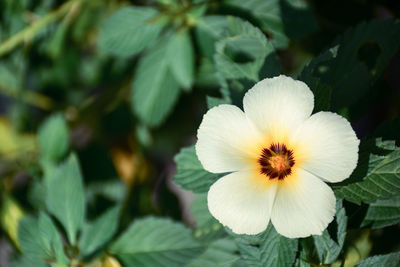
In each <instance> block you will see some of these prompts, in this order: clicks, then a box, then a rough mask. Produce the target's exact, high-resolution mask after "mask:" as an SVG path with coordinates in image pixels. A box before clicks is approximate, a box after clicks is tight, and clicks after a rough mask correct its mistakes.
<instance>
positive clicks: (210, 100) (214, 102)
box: [207, 96, 231, 109]
mask: <svg viewBox="0 0 400 267" xmlns="http://www.w3.org/2000/svg"><path fill="white" fill-rule="evenodd" d="M222 104H231V100H230V99H229V98H219V97H213V96H207V107H208V109H210V108H213V107H216V106H219V105H222Z"/></svg>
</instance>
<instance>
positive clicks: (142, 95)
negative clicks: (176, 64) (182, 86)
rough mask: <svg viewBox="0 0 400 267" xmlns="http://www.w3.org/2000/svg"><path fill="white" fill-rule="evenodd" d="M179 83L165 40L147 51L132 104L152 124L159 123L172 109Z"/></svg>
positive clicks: (140, 64)
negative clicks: (173, 71)
mask: <svg viewBox="0 0 400 267" xmlns="http://www.w3.org/2000/svg"><path fill="white" fill-rule="evenodd" d="M179 92H180V90H179V84H178V82H177V81H176V79H175V77H174V75H173V74H172V71H171V68H170V66H169V56H168V46H166V45H163V44H162V43H161V44H159V45H158V46H155V47H153V48H152V49H151V50H150V51H148V53H147V54H145V55H144V56H143V57H142V58H141V60H140V62H139V65H138V67H137V70H136V76H135V79H134V80H133V83H132V95H131V97H132V108H133V111H134V112H135V114H136V115H137V116H138V117H139V118H140V120H141V121H142V122H143V123H145V124H146V125H148V126H158V125H160V124H161V123H162V122H163V120H164V119H165V118H166V117H167V115H168V114H169V113H170V112H171V111H172V108H173V107H174V105H175V103H176V101H177V99H178V96H179Z"/></svg>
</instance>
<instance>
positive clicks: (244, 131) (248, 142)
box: [196, 105, 261, 173]
mask: <svg viewBox="0 0 400 267" xmlns="http://www.w3.org/2000/svg"><path fill="white" fill-rule="evenodd" d="M197 138H198V141H197V144H196V153H197V157H198V158H199V160H200V162H201V164H202V165H203V167H204V169H206V170H207V171H210V172H214V173H219V172H231V171H237V170H243V169H246V168H247V169H248V168H249V167H250V166H251V164H249V162H251V159H250V158H254V157H257V156H258V155H257V154H256V152H255V151H256V150H255V149H251V147H255V146H256V144H257V142H259V141H258V140H261V136H260V134H259V133H258V131H257V129H256V128H255V127H254V126H253V125H252V123H251V121H249V120H248V119H247V117H246V115H245V114H244V113H243V111H242V110H241V109H239V108H238V107H236V106H233V105H220V106H217V107H214V108H212V109H210V110H209V111H208V112H207V113H206V114H205V115H204V117H203V121H202V122H201V124H200V127H199V130H198V131H197ZM252 153H253V154H252ZM257 153H259V151H258V150H257ZM253 161H254V160H253Z"/></svg>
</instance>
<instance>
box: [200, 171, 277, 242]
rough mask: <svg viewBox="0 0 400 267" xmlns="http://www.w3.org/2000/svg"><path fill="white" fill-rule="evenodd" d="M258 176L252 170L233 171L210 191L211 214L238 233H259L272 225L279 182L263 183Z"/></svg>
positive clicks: (209, 206) (209, 207)
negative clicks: (270, 221) (265, 184)
mask: <svg viewBox="0 0 400 267" xmlns="http://www.w3.org/2000/svg"><path fill="white" fill-rule="evenodd" d="M255 179H258V178H256V177H254V176H252V173H251V172H247V171H241V172H235V173H231V174H228V175H226V176H224V177H222V178H221V179H219V180H218V181H217V182H215V183H214V184H213V185H212V186H211V188H210V191H209V192H208V196H207V199H208V209H209V210H210V212H211V214H212V215H213V216H214V217H215V218H216V219H217V220H218V221H219V222H220V223H221V224H223V225H225V226H227V227H229V228H230V229H232V231H233V232H234V233H236V234H248V235H254V234H258V233H260V232H262V231H264V230H265V229H266V228H267V226H268V222H269V218H270V213H271V207H272V203H273V199H274V196H275V190H276V183H271V184H269V186H260V184H259V183H260V181H256V180H255Z"/></svg>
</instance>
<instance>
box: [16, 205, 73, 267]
mask: <svg viewBox="0 0 400 267" xmlns="http://www.w3.org/2000/svg"><path fill="white" fill-rule="evenodd" d="M18 242H19V244H20V246H21V249H22V251H23V253H24V255H25V256H26V257H27V258H26V260H28V259H30V260H31V261H43V260H45V261H47V262H52V263H53V264H57V266H68V264H67V258H66V256H65V254H64V250H63V244H62V242H61V238H60V236H59V234H58V231H57V229H56V227H55V225H54V224H53V222H52V220H51V219H50V217H49V216H48V215H47V214H45V213H43V212H41V213H40V215H39V219H35V218H33V217H25V218H23V219H21V221H20V222H19V227H18Z"/></svg>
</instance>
